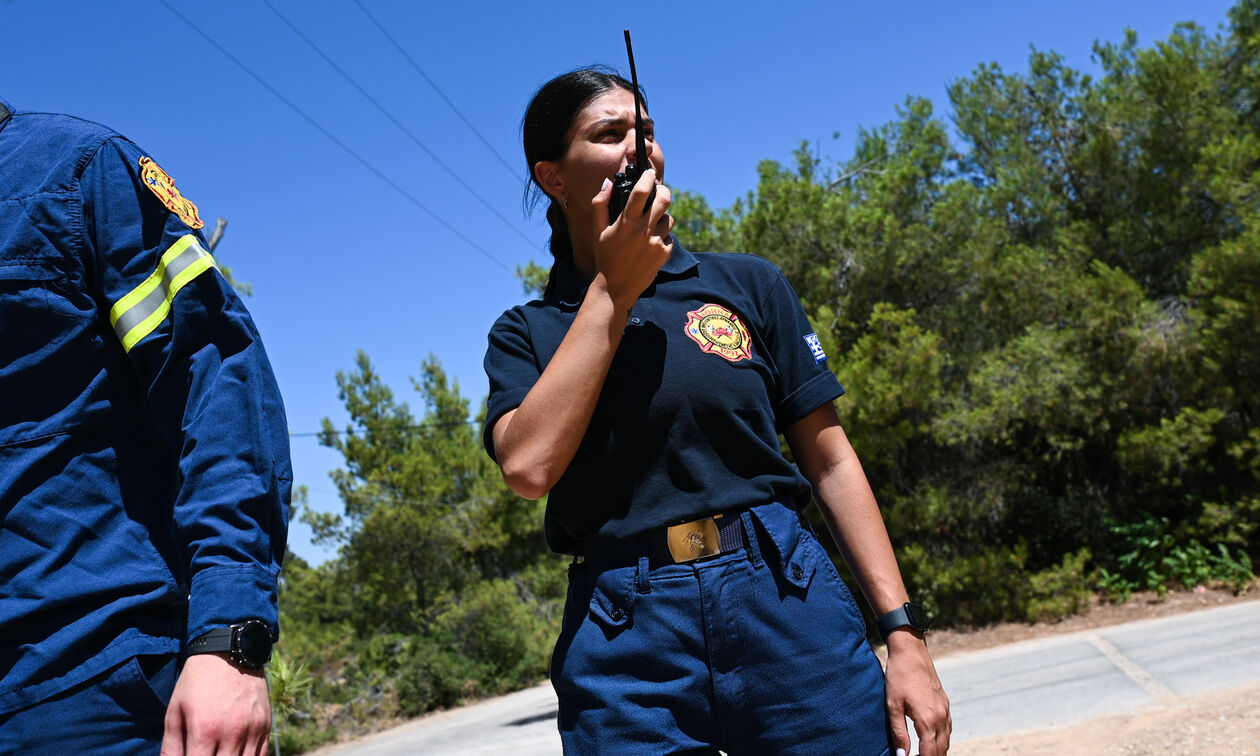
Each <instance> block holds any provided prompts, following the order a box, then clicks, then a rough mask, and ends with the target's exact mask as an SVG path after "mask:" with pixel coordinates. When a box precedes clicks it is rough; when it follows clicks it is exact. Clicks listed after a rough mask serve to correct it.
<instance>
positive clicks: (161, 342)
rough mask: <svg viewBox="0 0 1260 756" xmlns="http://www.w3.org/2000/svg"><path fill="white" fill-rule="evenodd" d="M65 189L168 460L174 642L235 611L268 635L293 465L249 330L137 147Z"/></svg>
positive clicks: (120, 149)
mask: <svg viewBox="0 0 1260 756" xmlns="http://www.w3.org/2000/svg"><path fill="white" fill-rule="evenodd" d="M150 166H151V167H150ZM79 191H80V192H81V194H82V201H83V205H82V206H83V208H84V219H83V220H84V231H85V233H84V238H85V239H86V244H87V246H88V247H89V249H87V250H86V251H85V258H86V260H85V264H86V265H88V266H89V276H90V279H91V280H93V281H94V282H95V292H96V294H95V296H96V297H97V300H98V302H97V303H98V307H99V309H100V311H101V313H102V317H103V318H104V317H106V316H105V313H108V321H109V322H108V323H107V324H105V325H107V326H108V331H107V332H106V338H114V339H116V340H117V343H118V346H119V348H120V349H122V350H124V352H125V353H126V355H127V358H128V361H129V362H130V364H131V366H132V367H133V368H134V370H135V373H136V376H137V377H138V379H139V383H140V387H141V390H142V391H143V393H144V399H143V403H142V404H143V406H144V411H145V413H146V414H147V421H148V422H150V423H151V424H152V425H153V426H154V427H155V428H156V429H157V431H158V433H159V434H160V435H161V436H162V437H163V438H164V439H165V440H166V442H167V443H168V444H169V445H170V447H171V448H172V449H173V450H175V452H176V455H177V456H178V460H179V461H178V470H177V471H176V472H175V474H176V478H177V481H178V492H177V495H176V497H175V502H174V505H173V512H172V516H173V520H174V528H175V531H176V534H177V539H178V542H179V544H180V546H181V547H182V549H183V556H184V558H185V559H186V564H185V565H183V567H185V568H186V570H187V572H186V574H187V575H188V576H189V584H188V590H189V608H188V626H187V637H186V639H185V640H187V639H191V638H195V637H197V636H198V635H201V634H202V633H204V632H206V631H207V630H209V629H211V628H214V627H218V626H223V625H227V624H231V623H234V622H240V621H243V620H246V619H260V620H262V621H264V622H266V623H267V624H268V625H269V626H270V627H271V629H272V634H273V636H276V637H278V632H279V627H278V617H277V608H276V597H277V590H276V589H277V585H276V581H277V576H278V574H279V569H280V564H281V562H282V561H283V558H284V551H285V539H286V536H287V532H288V516H289V511H288V509H289V497H290V493H291V489H292V479H293V473H292V468H291V463H290V460H289V443H288V431H287V427H286V423H285V415H284V407H283V405H282V403H281V399H280V392H279V388H278V387H277V385H276V380H275V377H274V375H273V374H272V370H271V365H270V364H269V362H268V360H267V355H266V353H265V352H264V350H263V346H262V342H261V340H260V339H259V336H258V331H257V329H256V328H255V326H254V323H253V320H252V319H251V318H250V316H249V313H248V312H247V311H246V309H245V306H244V304H242V302H241V300H240V298H239V297H238V296H237V294H236V292H235V291H233V290H232V288H231V286H229V285H228V283H227V282H226V281H225V280H224V278H223V276H222V275H221V274H220V273H219V272H218V269H217V268H216V267H215V265H214V260H213V258H212V257H211V256H210V253H209V252H208V250H207V247H206V243H205V241H204V239H203V238H202V236H201V234H200V233H199V232H198V231H197V230H196V229H194V228H192V226H193V225H199V221H197V220H196V208H195V207H194V206H192V205H191V203H187V201H186V200H184V199H183V198H182V196H181V195H180V194H179V193H178V191H177V190H176V189H175V185H174V182H173V181H171V180H170V177H169V176H167V175H166V174H165V173H163V172H162V171H161V170H160V169H159V168H157V166H156V165H153V164H152V163H151V160H150V159H149V158H148V156H147V155H146V154H145V153H144V152H143V151H141V150H140V149H139V148H138V147H136V146H135V145H134V144H132V143H131V142H129V141H127V140H125V139H123V138H121V137H115V138H112V139H109V140H107V141H105V142H104V143H103V144H102V146H101V147H100V149H98V150H97V151H96V152H95V153H94V154H93V155H92V157H91V159H90V161H88V162H87V164H86V165H85V166H83V170H82V174H81V176H80V181H79ZM110 332H112V336H111V335H110ZM160 474H162V473H160V472H158V471H155V476H156V475H160Z"/></svg>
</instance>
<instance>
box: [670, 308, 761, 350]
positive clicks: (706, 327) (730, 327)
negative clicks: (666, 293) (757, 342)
mask: <svg viewBox="0 0 1260 756" xmlns="http://www.w3.org/2000/svg"><path fill="white" fill-rule="evenodd" d="M684 330H685V331H686V333H687V336H688V337H689V338H690V339H691V340H692V341H694V342H696V343H697V344H699V345H700V349H701V351H703V352H705V353H707V354H716V355H718V356H719V357H721V358H722V359H724V360H729V361H731V362H739V361H740V360H750V359H752V339H751V338H750V337H749V335H748V328H747V327H745V326H744V324H743V323H741V322H740V320H739V316H738V315H736V314H735V313H733V312H731V311H730V310H728V309H726V308H725V307H723V306H722V305H717V304H707V305H705V306H704V307H701V308H700V309H698V310H692V311H691V312H689V313H687V325H686V326H685V327H684Z"/></svg>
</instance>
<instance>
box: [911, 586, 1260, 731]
mask: <svg viewBox="0 0 1260 756" xmlns="http://www.w3.org/2000/svg"><path fill="white" fill-rule="evenodd" d="M1258 599H1260V591H1257V590H1255V589H1253V590H1251V591H1249V592H1248V593H1246V594H1244V595H1242V596H1234V595H1233V594H1230V593H1228V592H1225V591H1217V590H1211V589H1209V590H1207V591H1206V592H1204V593H1202V594H1195V593H1193V592H1189V591H1184V592H1176V593H1169V594H1168V595H1167V596H1165V597H1163V598H1160V597H1159V596H1156V595H1155V594H1135V595H1134V596H1133V597H1132V598H1131V599H1129V601H1128V602H1126V603H1124V604H1111V603H1108V602H1104V601H1099V600H1096V601H1095V602H1094V605H1093V606H1092V607H1091V608H1090V611H1088V612H1086V613H1084V614H1079V615H1076V616H1074V617H1069V618H1068V619H1065V620H1062V621H1060V622H1056V623H1042V624H1038V625H1023V624H1015V623H1008V624H1001V625H995V626H991V627H986V628H982V629H979V630H966V629H963V630H941V631H939V632H934V633H931V634H930V635H929V636H928V638H929V640H928V644H929V647H930V648H931V649H932V656H933V657H934V658H936V659H941V658H944V657H946V656H950V655H952V654H958V653H963V652H966V651H975V650H978V649H982V648H989V647H991V646H999V645H1002V644H1004V643H1012V642H1015V641H1021V640H1027V639H1030V638H1045V637H1048V636H1052V635H1059V634H1065V633H1075V632H1079V631H1081V630H1089V629H1093V628H1098V627H1106V626H1107V625H1115V624H1119V623H1122V622H1133V621H1136V620H1142V619H1149V618H1153V617H1165V616H1169V615H1173V614H1182V613H1185V612H1192V611H1196V610H1200V609H1207V608H1209V607H1214V606H1223V605H1225V604H1233V603H1238V602H1242V601H1255V600H1258ZM947 692H948V691H947ZM1202 753H1229V754H1232V755H1233V756H1239V755H1242V756H1246V755H1247V754H1251V755H1252V756H1255V755H1257V754H1260V685H1252V686H1247V687H1243V688H1235V689H1233V690H1227V691H1220V692H1217V693H1213V694H1210V695H1207V696H1200V697H1196V698H1174V699H1169V700H1165V701H1160V702H1158V703H1156V704H1152V705H1151V706H1150V707H1148V708H1146V709H1143V710H1141V711H1136V712H1133V713H1131V714H1124V715H1117V716H1109V717H1101V718H1099V719H1094V720H1091V721H1089V722H1085V723H1083V724H1079V725H1076V726H1073V727H1066V728H1062V729H1057V730H1038V731H1035V732H1022V733H1017V734H1007V735H998V736H994V737H990V738H982V739H979V740H971V741H967V742H964V743H957V744H954V745H953V746H952V747H951V748H950V754H951V755H952V756H1014V755H1015V754H1018V755H1019V756H1090V755H1091V754H1107V755H1108V756H1112V755H1113V754H1127V755H1129V756H1148V755H1149V756H1154V755H1155V754H1161V755H1162V754H1202Z"/></svg>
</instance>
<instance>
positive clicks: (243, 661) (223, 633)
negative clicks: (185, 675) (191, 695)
mask: <svg viewBox="0 0 1260 756" xmlns="http://www.w3.org/2000/svg"><path fill="white" fill-rule="evenodd" d="M274 642H275V640H274V639H273V638H272V637H271V630H270V629H269V628H268V627H267V623H265V622H262V621H259V620H246V621H245V622H239V623H237V624H235V625H230V626H228V627H216V628H215V629H213V630H211V631H210V632H208V633H205V634H204V635H199V636H197V637H196V638H194V639H192V640H191V641H189V642H188V652H187V653H188V656H192V655H193V654H214V653H220V652H226V653H228V654H230V655H231V657H232V661H234V662H236V663H237V664H239V665H241V666H242V667H247V668H249V669H261V668H262V667H263V665H264V664H266V663H267V662H269V661H271V646H272V644H273V643H274Z"/></svg>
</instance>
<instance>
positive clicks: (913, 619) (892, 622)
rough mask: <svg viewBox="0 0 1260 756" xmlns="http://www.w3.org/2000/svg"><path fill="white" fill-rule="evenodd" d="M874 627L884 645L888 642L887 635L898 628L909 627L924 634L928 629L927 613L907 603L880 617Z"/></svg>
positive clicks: (916, 605)
mask: <svg viewBox="0 0 1260 756" xmlns="http://www.w3.org/2000/svg"><path fill="white" fill-rule="evenodd" d="M875 627H876V629H878V630H879V637H880V638H882V639H883V640H884V642H885V643H887V642H888V634H889V633H891V632H892V631H893V630H896V629H897V628H899V627H910V628H912V629H914V630H918V631H919V632H920V633H925V632H927V629H928V615H927V611H926V610H925V609H924V608H923V607H921V606H919V605H918V604H915V603H912V602H909V601H907V602H906V603H904V604H902V605H901V607H900V608H898V609H893V610H892V611H891V612H889V613H888V614H885V615H884V616H883V617H880V618H879V622H877V623H876V624H875Z"/></svg>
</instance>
